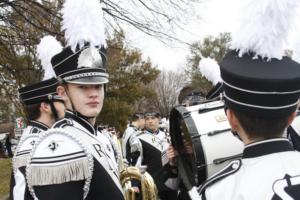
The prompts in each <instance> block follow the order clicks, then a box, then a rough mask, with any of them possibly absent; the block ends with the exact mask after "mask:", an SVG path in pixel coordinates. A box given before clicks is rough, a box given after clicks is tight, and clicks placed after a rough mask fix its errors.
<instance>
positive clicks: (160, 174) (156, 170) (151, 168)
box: [137, 109, 177, 200]
mask: <svg viewBox="0 0 300 200" xmlns="http://www.w3.org/2000/svg"><path fill="white" fill-rule="evenodd" d="M159 120H160V114H159V113H158V112H157V111H155V110H154V109H149V110H148V111H147V112H145V131H144V132H142V133H141V134H139V135H137V137H138V138H139V140H140V141H141V143H142V148H143V152H142V154H143V162H142V164H143V165H145V166H146V167H147V169H146V171H147V172H148V173H149V174H150V175H151V176H152V177H153V179H154V182H155V184H156V186H157V189H158V196H159V199H162V200H164V199H167V200H168V199H176V196H177V191H176V190H175V189H177V185H176V184H177V172H175V173H173V174H170V173H166V172H168V171H170V170H164V168H166V167H171V166H170V163H169V159H168V156H167V150H168V147H169V143H168V140H167V135H166V133H164V132H162V131H161V130H160V129H159ZM175 185H176V186H175Z"/></svg>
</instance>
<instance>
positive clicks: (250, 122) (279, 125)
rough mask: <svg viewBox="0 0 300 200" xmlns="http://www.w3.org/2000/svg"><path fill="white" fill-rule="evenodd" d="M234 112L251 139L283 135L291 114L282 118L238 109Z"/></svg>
mask: <svg viewBox="0 0 300 200" xmlns="http://www.w3.org/2000/svg"><path fill="white" fill-rule="evenodd" d="M233 112H234V114H235V115H236V117H237V118H238V120H239V122H240V124H241V126H242V127H243V129H244V130H245V131H246V133H247V136H248V137H249V138H250V139H253V138H257V137H261V138H274V137H278V136H281V135H282V134H283V132H284V130H285V128H286V127H287V124H288V119H289V116H287V117H282V118H261V117H258V116H250V115H248V114H244V113H241V112H238V111H236V110H233Z"/></svg>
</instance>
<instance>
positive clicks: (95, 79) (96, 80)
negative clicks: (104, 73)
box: [66, 76, 109, 85]
mask: <svg viewBox="0 0 300 200" xmlns="http://www.w3.org/2000/svg"><path fill="white" fill-rule="evenodd" d="M66 82H67V83H73V84H80V85H100V84H106V83H108V82H109V81H108V78H106V77H100V76H89V77H83V78H78V79H72V80H68V81H66Z"/></svg>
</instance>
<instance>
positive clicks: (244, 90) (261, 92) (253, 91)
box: [223, 80, 300, 95]
mask: <svg viewBox="0 0 300 200" xmlns="http://www.w3.org/2000/svg"><path fill="white" fill-rule="evenodd" d="M223 82H224V83H225V85H227V86H229V87H231V88H233V89H236V90H239V91H242V92H248V93H253V94H279V95H281V94H282V95H285V94H294V93H298V92H300V90H294V91H288V92H277V91H273V92H266V91H257V90H256V91H255V90H248V89H244V88H240V87H237V86H234V85H231V84H229V83H227V82H226V81H224V80H223Z"/></svg>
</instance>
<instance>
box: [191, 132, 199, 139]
mask: <svg viewBox="0 0 300 200" xmlns="http://www.w3.org/2000/svg"><path fill="white" fill-rule="evenodd" d="M192 134H195V133H192ZM200 137H201V135H193V136H192V137H191V139H192V140H193V139H198V138H200Z"/></svg>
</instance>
